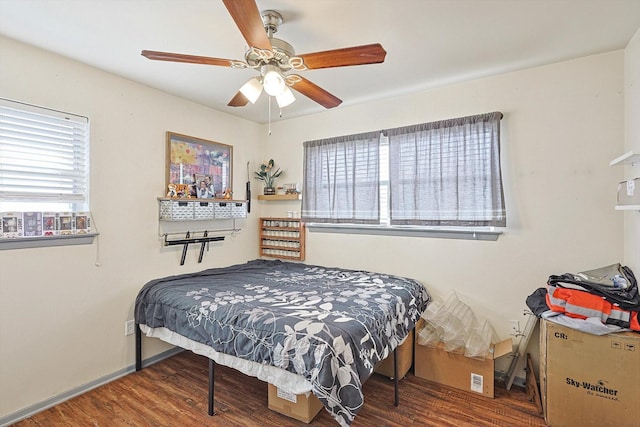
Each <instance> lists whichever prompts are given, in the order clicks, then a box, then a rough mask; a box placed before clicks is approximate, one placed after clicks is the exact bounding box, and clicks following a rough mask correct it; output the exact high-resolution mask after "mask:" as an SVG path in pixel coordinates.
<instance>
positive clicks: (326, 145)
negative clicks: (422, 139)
mask: <svg viewBox="0 0 640 427" xmlns="http://www.w3.org/2000/svg"><path fill="white" fill-rule="evenodd" d="M379 146H380V132H379V131H378V132H369V133H363V134H358V135H348V136H340V137H335V138H327V139H321V140H317V141H307V142H305V143H304V185H303V189H302V219H303V220H305V221H308V222H319V223H351V224H379V222H380V208H379V206H380V200H379V181H380V178H379V176H380V175H379Z"/></svg>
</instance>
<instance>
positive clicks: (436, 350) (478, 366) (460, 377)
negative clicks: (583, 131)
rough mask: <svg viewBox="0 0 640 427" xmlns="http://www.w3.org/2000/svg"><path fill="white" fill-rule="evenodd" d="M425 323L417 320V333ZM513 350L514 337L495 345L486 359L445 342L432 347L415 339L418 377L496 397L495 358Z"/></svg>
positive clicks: (416, 373)
mask: <svg viewBox="0 0 640 427" xmlns="http://www.w3.org/2000/svg"><path fill="white" fill-rule="evenodd" d="M423 325H424V323H422V321H421V322H418V326H416V333H419V331H420V328H421V327H422V326H423ZM512 351H513V344H512V342H511V338H507V339H506V340H504V341H501V342H499V343H497V344H495V345H493V346H492V347H491V351H490V354H489V356H487V357H486V358H485V359H484V360H480V359H473V358H470V357H465V355H464V354H460V353H453V352H450V351H446V350H445V349H444V344H443V343H440V344H438V346H436V347H431V346H425V345H420V344H418V343H417V341H416V345H415V366H414V371H415V372H414V373H415V376H416V377H419V378H424V379H427V380H429V381H434V382H437V383H440V384H444V385H446V386H449V387H454V388H457V389H460V390H465V391H471V392H475V393H479V394H482V395H484V396H487V397H491V398H493V396H494V391H493V390H494V389H493V387H494V377H495V359H497V358H498V357H501V356H505V355H507V354H509V353H511V352H512Z"/></svg>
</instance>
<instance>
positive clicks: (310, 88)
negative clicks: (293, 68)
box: [291, 74, 342, 108]
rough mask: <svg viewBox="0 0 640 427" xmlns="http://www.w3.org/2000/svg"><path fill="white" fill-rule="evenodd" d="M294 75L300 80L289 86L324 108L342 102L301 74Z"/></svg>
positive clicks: (335, 105)
mask: <svg viewBox="0 0 640 427" xmlns="http://www.w3.org/2000/svg"><path fill="white" fill-rule="evenodd" d="M294 76H295V77H296V78H297V79H298V78H299V79H300V80H299V81H297V82H296V83H294V84H293V85H292V86H291V88H292V89H295V90H297V91H298V92H300V93H301V94H303V95H304V96H306V97H307V98H309V99H311V100H313V101H315V102H317V103H318V104H320V105H322V106H323V107H324V108H333V107H337V106H338V105H340V104H342V100H341V99H340V98H337V97H335V96H333V95H332V94H330V93H329V92H327V91H326V90H324V89H322V88H321V87H320V86H318V85H316V84H315V83H312V82H310V81H309V80H307V79H305V78H304V77H302V76H298V75H295V74H294ZM297 79H296V80H297Z"/></svg>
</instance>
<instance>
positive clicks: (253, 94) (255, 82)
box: [240, 77, 262, 104]
mask: <svg viewBox="0 0 640 427" xmlns="http://www.w3.org/2000/svg"><path fill="white" fill-rule="evenodd" d="M240 92H242V94H243V95H244V96H245V97H246V98H247V99H248V100H249V102H251V103H252V104H255V103H256V101H257V100H258V98H259V97H260V94H261V93H262V84H261V83H260V80H259V79H258V78H257V77H254V78H252V79H250V80H249V81H248V82H246V83H245V84H243V85H242V87H241V88H240Z"/></svg>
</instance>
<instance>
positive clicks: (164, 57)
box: [141, 50, 239, 67]
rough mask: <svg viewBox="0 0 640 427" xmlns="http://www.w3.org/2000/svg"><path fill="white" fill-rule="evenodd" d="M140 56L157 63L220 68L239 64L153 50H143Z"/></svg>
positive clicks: (228, 60) (225, 60) (227, 60)
mask: <svg viewBox="0 0 640 427" xmlns="http://www.w3.org/2000/svg"><path fill="white" fill-rule="evenodd" d="M141 55H142V56H144V57H146V58H149V59H153V60H157V61H171V62H188V63H191V64H205V65H220V66H222V67H231V65H232V64H233V63H237V62H239V61H233V60H231V59H221V58H210V57H208V56H195V55H183V54H181V53H169V52H156V51H153V50H143V51H142V53H141Z"/></svg>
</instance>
